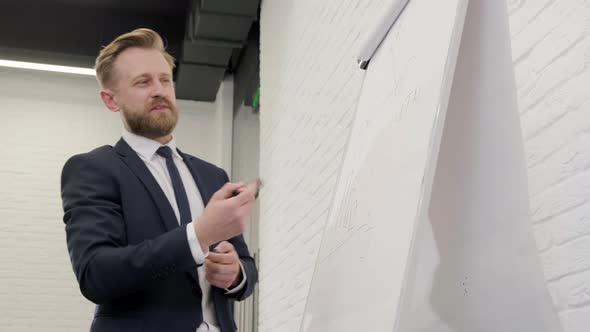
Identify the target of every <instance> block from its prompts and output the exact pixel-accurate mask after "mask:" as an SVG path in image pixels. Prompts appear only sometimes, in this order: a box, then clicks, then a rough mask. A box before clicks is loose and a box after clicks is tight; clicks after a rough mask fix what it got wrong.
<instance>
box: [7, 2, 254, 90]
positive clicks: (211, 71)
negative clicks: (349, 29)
mask: <svg viewBox="0 0 590 332" xmlns="http://www.w3.org/2000/svg"><path fill="white" fill-rule="evenodd" d="M258 6H259V0H168V1H163V0H0V56H1V57H2V58H9V59H11V60H21V61H35V62H45V63H54V64H63V65H73V66H84V67H91V66H92V65H93V62H94V58H95V57H96V55H97V54H98V52H99V50H100V48H101V46H104V45H106V44H108V43H109V42H110V41H111V40H113V39H114V38H115V37H116V36H118V35H120V34H123V33H125V32H129V31H131V30H133V29H136V28H139V27H146V28H151V29H153V30H155V31H157V32H158V33H160V35H162V37H163V38H164V39H165V41H166V44H167V48H168V50H169V52H170V53H171V54H172V55H173V56H174V57H175V58H176V59H177V62H178V63H177V65H178V67H177V73H176V74H177V75H176V76H177V77H176V85H177V94H178V97H179V98H184V99H194V100H207V101H211V100H214V99H215V95H216V93H217V89H218V87H219V84H220V83H221V80H222V79H223V76H224V75H225V73H226V72H227V71H228V70H230V71H232V70H235V67H236V66H237V64H238V63H239V58H240V55H241V53H242V52H241V50H242V49H243V47H244V46H246V44H247V43H248V39H251V35H250V38H249V32H251V30H255V29H252V25H253V24H254V25H255V24H256V23H257V16H258ZM256 31H257V30H256Z"/></svg>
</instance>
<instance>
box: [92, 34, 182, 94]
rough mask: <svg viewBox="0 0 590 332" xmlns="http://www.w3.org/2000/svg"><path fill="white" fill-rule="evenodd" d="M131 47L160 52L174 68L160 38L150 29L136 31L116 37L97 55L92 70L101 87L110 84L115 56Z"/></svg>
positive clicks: (172, 59)
mask: <svg viewBox="0 0 590 332" xmlns="http://www.w3.org/2000/svg"><path fill="white" fill-rule="evenodd" d="M131 47H139V48H144V49H155V50H158V51H160V52H162V55H163V56H164V58H165V59H166V61H167V62H168V64H170V67H171V68H174V58H173V57H172V56H171V55H170V54H169V53H168V52H166V48H165V46H164V42H163V41H162V37H160V35H159V34H158V33H157V32H155V31H153V30H150V29H145V28H142V29H136V30H133V31H131V32H128V33H126V34H123V35H121V36H119V37H117V38H116V39H115V40H113V41H112V42H111V43H110V44H108V45H107V46H105V47H103V49H102V50H101V51H100V53H99V54H98V57H97V58H96V63H95V66H94V69H95V70H96V79H97V80H98V83H99V84H100V86H101V87H103V88H104V87H107V86H109V85H110V84H111V83H112V80H113V76H114V73H113V71H114V70H113V67H114V63H115V60H116V59H117V56H118V55H119V54H121V52H123V51H124V50H126V49H128V48H131Z"/></svg>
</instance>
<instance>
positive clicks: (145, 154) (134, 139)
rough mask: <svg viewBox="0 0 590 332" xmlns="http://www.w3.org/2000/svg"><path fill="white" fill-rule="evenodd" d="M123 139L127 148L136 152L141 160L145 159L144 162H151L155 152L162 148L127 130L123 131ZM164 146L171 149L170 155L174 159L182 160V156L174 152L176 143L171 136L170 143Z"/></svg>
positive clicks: (148, 139) (151, 140)
mask: <svg viewBox="0 0 590 332" xmlns="http://www.w3.org/2000/svg"><path fill="white" fill-rule="evenodd" d="M123 139H124V140H125V142H127V144H129V146H130V147H131V148H132V149H133V150H134V151H135V152H137V154H138V155H140V156H141V157H142V158H143V159H146V160H152V158H153V157H154V155H155V154H156V151H157V150H158V149H159V148H160V147H161V146H163V145H162V144H161V143H160V142H158V141H155V140H153V139H150V138H147V137H143V136H139V135H136V134H133V133H131V132H129V131H127V130H124V131H123ZM164 145H166V146H168V147H169V148H170V149H172V155H173V156H174V157H175V158H179V159H182V156H181V155H180V154H179V153H178V150H176V141H175V139H174V136H172V139H171V140H170V142H168V143H167V144H164Z"/></svg>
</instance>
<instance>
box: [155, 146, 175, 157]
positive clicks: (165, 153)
mask: <svg viewBox="0 0 590 332" xmlns="http://www.w3.org/2000/svg"><path fill="white" fill-rule="evenodd" d="M156 153H157V154H159V155H160V156H162V157H164V158H166V159H170V158H172V149H171V148H170V147H168V146H161V147H159V148H158V150H157V151H156Z"/></svg>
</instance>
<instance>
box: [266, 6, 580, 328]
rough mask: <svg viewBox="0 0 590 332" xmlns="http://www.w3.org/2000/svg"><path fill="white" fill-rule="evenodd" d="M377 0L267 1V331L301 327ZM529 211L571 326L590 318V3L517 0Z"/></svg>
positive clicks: (514, 21) (515, 39)
mask: <svg viewBox="0 0 590 332" xmlns="http://www.w3.org/2000/svg"><path fill="white" fill-rule="evenodd" d="M383 2H384V1H379V0H325V1H313V0H301V1H289V0H273V1H264V2H263V4H262V20H261V86H262V96H261V115H260V144H261V146H260V173H261V176H262V178H263V180H265V182H266V184H267V186H266V187H265V188H264V192H263V194H264V196H263V197H262V200H261V213H260V250H261V254H260V273H261V284H260V304H259V305H260V312H259V329H260V331H298V329H299V325H300V323H301V318H302V314H303V310H304V306H305V301H306V297H307V294H308V291H309V285H310V282H311V277H312V274H313V269H314V264H315V261H314V259H315V257H316V255H317V251H318V249H319V245H320V240H321V234H322V229H323V225H324V223H325V222H326V218H327V216H328V211H329V208H330V205H331V202H332V197H333V193H334V190H335V186H336V181H337V175H338V171H339V169H340V165H341V162H342V157H343V151H344V145H345V142H346V138H347V135H348V134H349V131H350V128H351V121H352V119H353V115H354V111H355V108H356V103H357V100H358V96H359V92H360V90H361V87H362V78H363V77H362V72H361V71H359V70H357V69H356V66H355V63H354V59H355V51H356V49H357V47H358V45H359V41H360V40H359V37H360V36H361V35H360V34H361V32H362V31H363V27H365V26H366V25H367V20H368V19H369V18H371V17H377V15H376V13H377V12H378V11H379V10H380V9H381V8H382V4H383ZM508 5H509V15H510V25H511V26H510V28H511V33H512V46H513V58H514V65H515V73H516V81H517V89H518V92H517V93H518V97H519V108H520V114H521V120H522V127H523V135H524V140H525V149H526V156H527V166H528V173H529V190H530V202H531V221H532V223H533V224H532V227H533V230H534V233H535V237H536V240H537V245H538V249H539V254H540V256H541V259H542V262H543V268H544V272H545V277H546V279H547V286H548V288H549V291H550V293H551V295H552V298H553V301H554V303H555V306H556V310H558V311H559V314H560V318H561V321H562V324H563V326H564V328H565V331H567V332H569V331H576V332H577V331H585V330H586V329H587V326H589V325H590V236H589V235H590V200H589V198H590V172H589V171H588V170H589V168H590V154H589V153H588V152H587V151H590V145H589V144H590V143H588V142H590V112H589V110H588V108H589V104H588V101H590V93H588V92H587V91H588V88H587V86H588V82H590V72H589V71H588V70H587V67H588V65H587V64H588V63H590V61H589V60H588V59H590V38H588V36H590V31H589V30H590V24H589V22H590V3H589V2H588V1H584V0H562V1H554V0H539V1H532V0H508Z"/></svg>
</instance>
